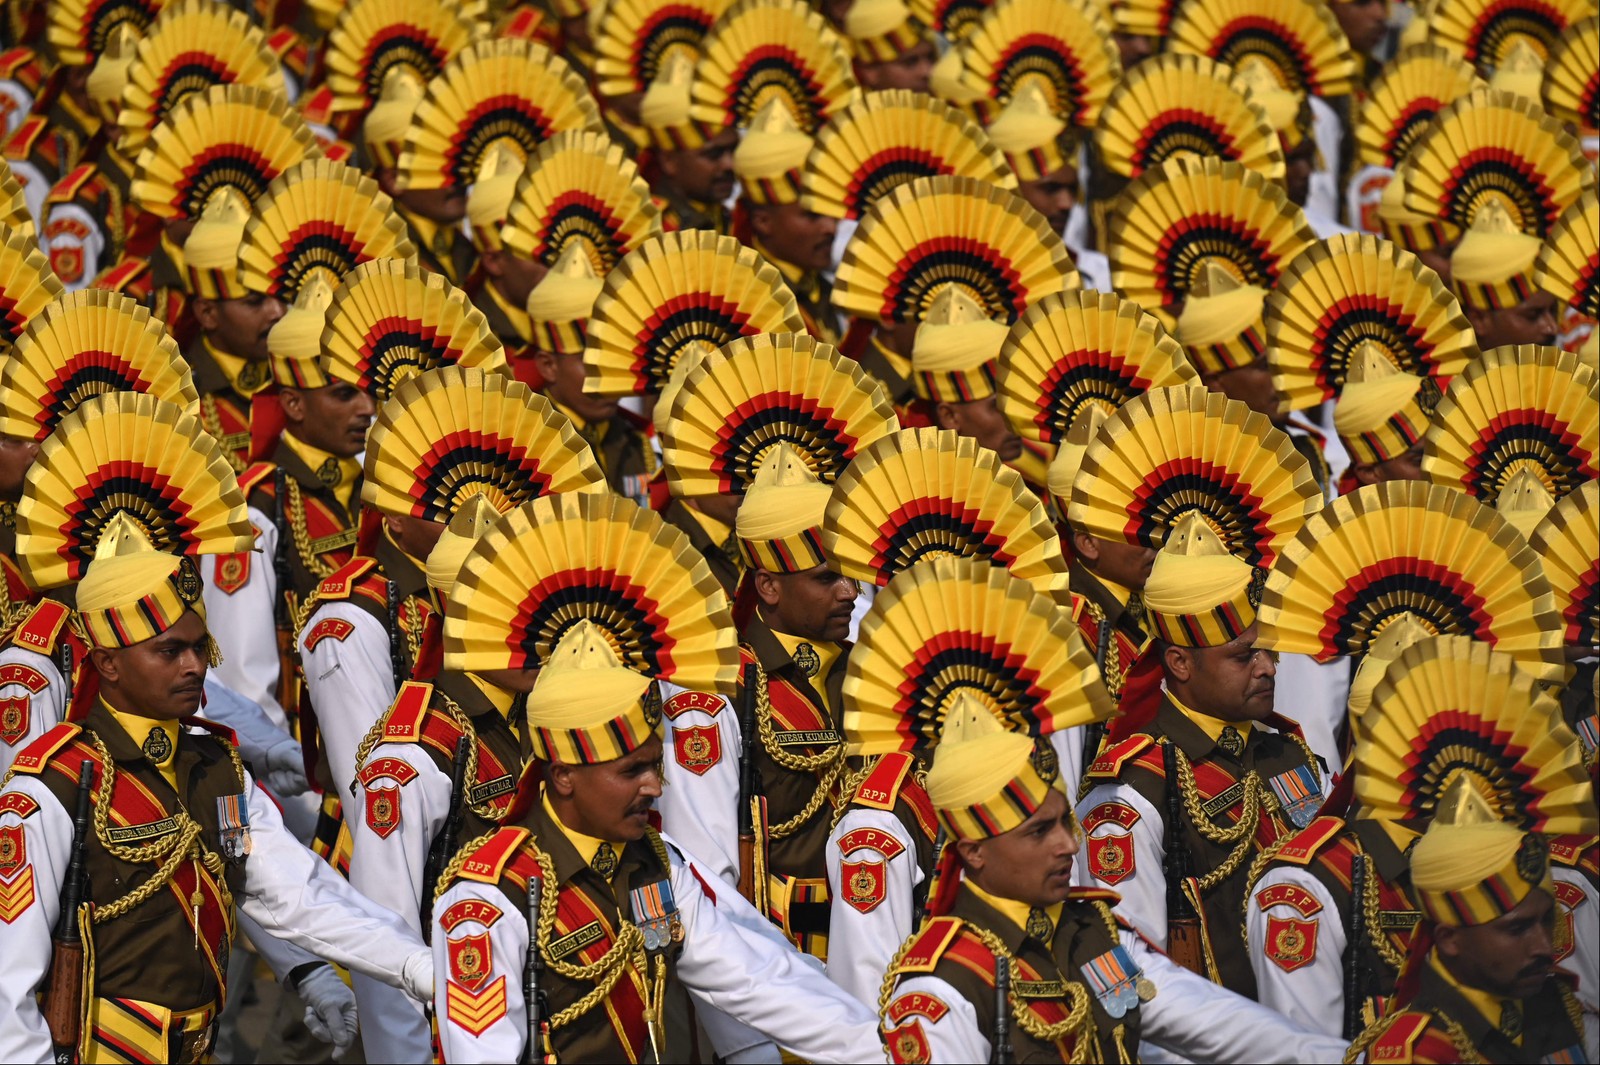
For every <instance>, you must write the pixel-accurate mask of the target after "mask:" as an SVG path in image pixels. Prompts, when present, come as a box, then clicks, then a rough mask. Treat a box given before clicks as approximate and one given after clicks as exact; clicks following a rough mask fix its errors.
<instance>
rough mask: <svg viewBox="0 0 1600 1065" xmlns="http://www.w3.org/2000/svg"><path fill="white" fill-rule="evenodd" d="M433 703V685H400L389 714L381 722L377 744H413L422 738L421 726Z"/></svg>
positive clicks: (411, 683) (410, 681) (416, 682)
mask: <svg viewBox="0 0 1600 1065" xmlns="http://www.w3.org/2000/svg"><path fill="white" fill-rule="evenodd" d="M432 702H433V685H432V684H425V683H423V682H422V681H416V680H408V681H406V682H405V683H404V684H402V685H400V694H399V695H396V696H395V697H394V704H393V705H391V706H390V707H389V714H388V716H387V717H385V718H384V721H383V735H382V736H380V737H379V738H378V742H379V743H415V742H417V740H419V739H421V738H422V726H423V724H424V722H425V721H426V719H427V717H428V707H429V705H430V704H431V703H432Z"/></svg>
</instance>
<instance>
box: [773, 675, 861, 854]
mask: <svg viewBox="0 0 1600 1065" xmlns="http://www.w3.org/2000/svg"><path fill="white" fill-rule="evenodd" d="M756 731H757V733H758V734H759V735H760V737H761V748H762V750H764V751H766V752H767V756H768V757H770V758H771V759H772V760H773V761H774V762H776V763H778V765H779V766H781V767H782V768H784V769H787V770H789V771H790V772H793V773H817V774H818V777H817V789H816V790H815V791H813V792H812V793H811V798H809V799H807V800H806V804H805V806H804V807H803V808H802V809H801V811H800V812H799V813H797V814H795V815H794V816H793V817H791V818H789V819H788V820H787V821H783V822H780V823H779V824H776V825H768V826H767V836H768V837H769V838H771V839H786V838H788V837H789V836H792V835H794V834H795V833H796V832H798V831H799V830H800V828H801V827H802V826H804V825H805V823H806V822H807V821H810V820H811V818H812V817H813V816H815V815H816V812H817V811H818V810H820V809H822V804H823V803H825V802H831V803H832V804H833V806H834V809H835V812H837V810H838V809H839V808H840V807H841V806H842V805H843V803H842V802H841V797H840V795H839V793H838V788H837V787H836V785H837V784H838V783H839V778H840V776H842V775H843V774H844V770H845V761H844V741H843V740H841V741H839V742H838V743H835V744H833V745H832V746H830V747H829V748H828V749H827V750H826V751H824V752H822V753H821V754H790V753H789V752H788V751H786V750H784V749H783V748H782V747H781V746H779V745H778V738H777V735H776V733H775V731H774V730H773V727H772V699H771V697H770V696H769V695H768V694H767V671H766V670H764V669H762V668H761V664H760V663H759V662H757V663H756Z"/></svg>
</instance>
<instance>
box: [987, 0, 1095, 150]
mask: <svg viewBox="0 0 1600 1065" xmlns="http://www.w3.org/2000/svg"><path fill="white" fill-rule="evenodd" d="M1121 77H1122V60H1121V59H1120V58H1119V56H1118V54H1117V48H1116V45H1115V44H1113V43H1112V40H1111V24H1110V22H1108V21H1107V20H1106V17H1105V14H1104V12H1103V11H1102V9H1101V7H1100V6H1099V5H1098V4H1096V3H1092V2H1081V0H998V2H997V3H996V4H995V5H994V6H993V7H991V8H989V10H987V11H985V12H984V13H983V15H982V16H981V17H980V18H979V19H978V24H977V26H976V27H974V28H973V30H972V32H971V33H969V34H968V35H967V37H966V39H965V40H964V41H963V42H962V44H961V80H962V81H963V82H964V83H965V84H966V86H967V88H968V89H969V90H970V91H971V92H974V93H978V94H981V97H982V98H984V99H987V100H988V101H990V106H991V107H992V108H993V109H995V110H998V108H1000V107H1003V106H1005V105H1006V104H1007V103H1009V102H1010V101H1011V100H1012V99H1013V98H1014V97H1016V96H1017V95H1018V94H1019V93H1020V92H1021V91H1022V89H1023V87H1024V86H1037V87H1038V88H1039V89H1040V90H1041V91H1042V92H1043V93H1044V98H1045V100H1046V101H1047V102H1048V103H1049V105H1050V112H1051V114H1054V115H1057V116H1059V117H1060V118H1061V119H1062V120H1063V121H1065V122H1067V123H1069V124H1071V125H1074V126H1077V127H1079V128H1080V129H1093V128H1094V124H1095V122H1096V121H1097V120H1098V119H1099V118H1100V109H1101V108H1102V107H1104V106H1105V103H1106V98H1107V97H1109V96H1110V95H1111V90H1112V88H1113V87H1114V86H1115V85H1116V84H1117V80H1118V79H1119V78H1121ZM987 109H989V108H986V110H987Z"/></svg>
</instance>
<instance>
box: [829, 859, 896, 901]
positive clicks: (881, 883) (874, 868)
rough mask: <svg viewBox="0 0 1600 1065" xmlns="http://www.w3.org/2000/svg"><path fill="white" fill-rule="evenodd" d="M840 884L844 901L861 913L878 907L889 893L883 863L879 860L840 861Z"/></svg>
mask: <svg viewBox="0 0 1600 1065" xmlns="http://www.w3.org/2000/svg"><path fill="white" fill-rule="evenodd" d="M839 885H840V890H841V891H843V892H844V901H845V902H846V903H847V904H848V905H849V906H850V907H851V908H852V909H854V910H857V911H859V912H861V913H871V912H872V911H873V910H875V909H877V907H878V904H879V903H880V902H882V901H883V900H884V898H885V897H886V896H887V894H888V883H887V879H886V878H885V877H884V875H883V863H882V862H879V861H865V862H840V863H839Z"/></svg>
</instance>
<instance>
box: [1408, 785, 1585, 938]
mask: <svg viewBox="0 0 1600 1065" xmlns="http://www.w3.org/2000/svg"><path fill="white" fill-rule="evenodd" d="M1493 818H1494V813H1493V810H1492V809H1491V808H1490V807H1489V804H1488V803H1487V802H1486V801H1485V800H1484V799H1483V797H1482V796H1481V795H1479V794H1478V793H1477V791H1476V789H1475V788H1474V787H1473V784H1472V781H1471V779H1470V778H1469V777H1466V776H1464V775H1463V776H1459V777H1457V778H1456V779H1455V781H1454V782H1453V783H1451V785H1450V786H1449V787H1448V788H1447V789H1446V790H1445V794H1444V797H1443V798H1441V799H1440V800H1439V810H1438V812H1437V813H1435V814H1434V818H1433V823H1432V824H1431V825H1429V826H1428V831H1426V832H1424V833H1423V834H1422V838H1421V839H1419V840H1418V841H1417V843H1416V846H1415V847H1413V848H1412V850H1411V886H1412V887H1414V888H1416V891H1417V901H1418V902H1419V903H1420V904H1421V906H1422V912H1423V913H1424V914H1425V915H1427V917H1428V919H1429V920H1432V921H1437V922H1438V923H1440V924H1446V925H1453V926H1457V927H1460V926H1468V927H1470V926H1473V925H1480V924H1487V923H1489V922H1490V921H1493V920H1495V919H1496V918H1499V917H1503V916H1505V915H1506V914H1507V913H1510V912H1511V911H1512V910H1514V909H1516V907H1517V906H1518V905H1519V904H1520V903H1521V902H1522V900H1523V899H1525V898H1527V897H1528V895H1529V894H1530V893H1531V892H1532V891H1533V890H1534V889H1535V888H1539V889H1542V890H1544V891H1547V892H1550V893H1552V894H1553V893H1554V885H1553V882H1552V880H1551V877H1550V848H1549V846H1548V845H1547V844H1546V843H1545V842H1544V840H1543V839H1541V838H1540V837H1539V836H1538V835H1537V834H1535V833H1532V832H1524V831H1522V829H1520V828H1518V827H1517V826H1515V825H1511V824H1507V823H1506V822H1504V821H1500V820H1498V819H1493Z"/></svg>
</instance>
